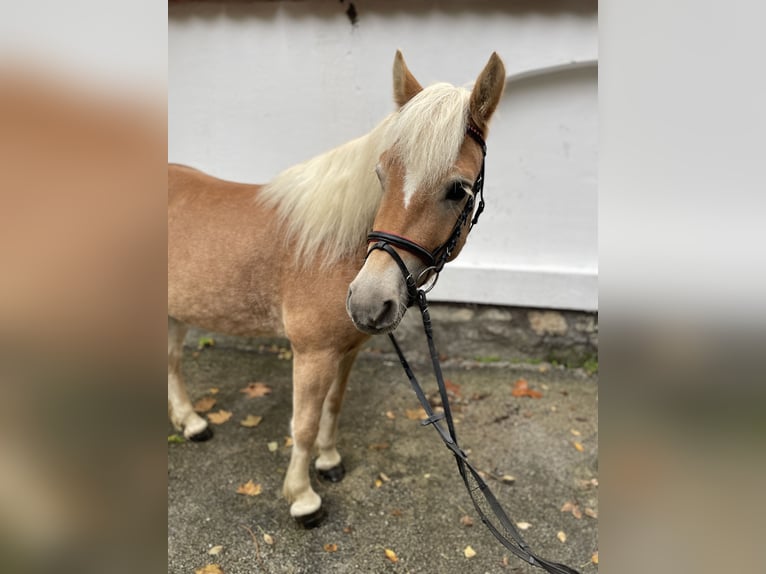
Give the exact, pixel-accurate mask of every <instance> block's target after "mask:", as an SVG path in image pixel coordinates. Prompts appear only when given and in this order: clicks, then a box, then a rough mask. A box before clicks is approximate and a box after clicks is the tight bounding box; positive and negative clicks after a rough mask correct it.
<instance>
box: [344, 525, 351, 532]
mask: <svg viewBox="0 0 766 574" xmlns="http://www.w3.org/2000/svg"><path fill="white" fill-rule="evenodd" d="M343 534H351V527H350V526H346V527H345V528H344V529H343Z"/></svg>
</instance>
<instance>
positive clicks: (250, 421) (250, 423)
mask: <svg viewBox="0 0 766 574" xmlns="http://www.w3.org/2000/svg"><path fill="white" fill-rule="evenodd" d="M262 420H263V417H259V416H258V415H247V416H246V417H245V418H244V419H242V420H241V421H239V424H241V425H242V426H243V427H247V428H253V427H257V426H258V425H259V424H261V421H262Z"/></svg>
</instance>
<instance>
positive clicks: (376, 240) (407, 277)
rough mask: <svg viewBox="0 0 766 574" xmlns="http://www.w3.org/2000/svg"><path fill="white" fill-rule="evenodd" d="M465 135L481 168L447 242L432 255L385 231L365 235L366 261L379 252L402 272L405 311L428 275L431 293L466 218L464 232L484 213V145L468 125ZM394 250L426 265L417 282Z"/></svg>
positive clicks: (460, 233)
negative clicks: (476, 152)
mask: <svg viewBox="0 0 766 574" xmlns="http://www.w3.org/2000/svg"><path fill="white" fill-rule="evenodd" d="M466 135H468V136H470V137H471V138H472V139H473V140H474V141H476V143H478V144H479V146H480V147H481V153H482V158H481V168H480V169H479V175H477V176H476V180H475V181H474V182H473V185H472V186H471V189H472V191H473V195H470V194H469V195H468V200H467V201H466V203H465V205H464V206H463V209H462V211H461V212H460V215H458V218H457V221H456V222H455V226H454V227H453V228H452V233H450V236H449V237H448V238H447V240H446V241H445V242H444V243H442V244H441V245H440V246H439V247H437V248H436V249H434V250H433V251H429V250H428V249H426V248H425V247H423V246H422V245H420V244H419V243H417V242H415V241H412V240H411V239H407V238H406V237H402V236H400V235H396V234H394V233H389V232H387V231H371V232H370V233H368V234H367V242H368V243H372V245H371V246H370V248H369V250H368V251H367V257H369V256H370V254H371V253H372V252H373V251H375V250H378V249H379V250H381V251H385V252H386V253H388V254H389V255H390V256H391V258H392V259H393V260H394V262H395V263H396V265H397V266H398V267H399V270H400V271H401V272H402V275H403V276H404V282H405V284H406V286H407V297H408V302H407V306H408V307H409V306H411V305H412V304H413V303H414V302H415V300H416V299H417V293H418V285H419V284H420V283H421V280H422V279H424V278H426V277H427V276H428V275H429V274H433V281H432V282H431V283H430V285H429V286H428V287H427V288H426V290H425V292H426V293H428V292H429V291H430V290H431V289H433V287H434V285H435V284H436V280H437V279H438V277H439V273H441V270H442V269H443V268H444V265H445V264H446V263H447V261H449V258H450V257H451V256H452V253H453V252H454V250H455V247H456V246H457V243H458V241H459V240H460V236H461V235H462V233H463V228H464V227H465V225H466V223H467V222H468V219H469V217H471V215H472V214H473V217H471V227H470V228H469V229H468V230H469V231H470V230H471V228H473V226H474V225H476V223H478V221H479V216H480V215H481V213H482V212H483V211H484V159H485V158H486V156H487V144H486V143H485V141H484V138H483V137H482V135H481V132H479V130H478V128H476V127H474V126H472V125H471V124H467V125H466ZM477 197H478V198H479V204H478V207H477V208H476V213H473V208H474V205H475V204H476V198H477ZM394 247H398V248H399V249H402V250H404V251H407V252H409V253H412V254H413V255H415V256H417V257H418V258H419V259H420V260H421V261H423V263H425V264H426V268H425V269H424V270H423V271H421V272H420V274H419V275H418V277H417V278H415V277H414V276H413V275H412V273H410V270H409V269H408V268H407V265H406V264H405V263H404V261H403V260H402V258H401V256H400V255H399V253H398V252H397V251H396V249H394Z"/></svg>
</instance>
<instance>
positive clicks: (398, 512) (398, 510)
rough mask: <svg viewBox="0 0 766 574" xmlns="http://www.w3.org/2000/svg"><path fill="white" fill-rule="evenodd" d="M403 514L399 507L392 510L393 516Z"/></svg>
mask: <svg viewBox="0 0 766 574" xmlns="http://www.w3.org/2000/svg"><path fill="white" fill-rule="evenodd" d="M401 515H402V511H401V510H400V509H398V508H394V509H393V510H392V511H391V516H401Z"/></svg>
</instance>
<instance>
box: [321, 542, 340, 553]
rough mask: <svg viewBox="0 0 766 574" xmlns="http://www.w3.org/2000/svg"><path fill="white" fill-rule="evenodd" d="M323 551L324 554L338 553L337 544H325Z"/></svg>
mask: <svg viewBox="0 0 766 574" xmlns="http://www.w3.org/2000/svg"><path fill="white" fill-rule="evenodd" d="M324 551H325V552H337V551H338V545H337V544H325V545H324Z"/></svg>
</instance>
